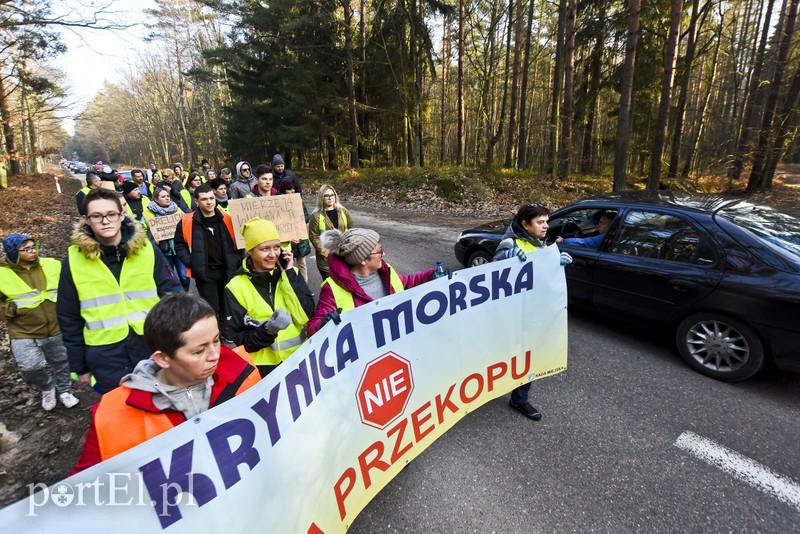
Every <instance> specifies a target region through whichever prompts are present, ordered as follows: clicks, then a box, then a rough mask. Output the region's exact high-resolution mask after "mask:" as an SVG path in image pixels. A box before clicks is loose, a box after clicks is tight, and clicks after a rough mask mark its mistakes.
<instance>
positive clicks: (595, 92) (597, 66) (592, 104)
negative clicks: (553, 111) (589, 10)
mask: <svg viewBox="0 0 800 534" xmlns="http://www.w3.org/2000/svg"><path fill="white" fill-rule="evenodd" d="M597 9H598V19H599V21H600V23H599V24H598V29H597V36H596V37H595V43H594V48H593V49H592V56H591V59H590V66H589V77H590V81H589V94H588V95H587V100H588V102H587V108H588V111H587V113H586V124H585V126H584V129H583V144H582V148H581V167H580V169H581V172H583V173H588V172H591V171H592V170H594V166H595V162H594V154H595V149H594V143H593V139H594V128H595V117H596V113H597V100H598V96H599V93H600V77H601V76H602V70H603V51H604V49H605V25H606V4H605V3H604V2H602V3H601V4H600V5H599V6H598V8H597Z"/></svg>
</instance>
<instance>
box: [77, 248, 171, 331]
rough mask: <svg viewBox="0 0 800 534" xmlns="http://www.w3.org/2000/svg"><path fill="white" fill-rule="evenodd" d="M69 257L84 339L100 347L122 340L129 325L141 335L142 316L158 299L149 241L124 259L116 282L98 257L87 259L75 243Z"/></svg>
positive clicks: (144, 315) (152, 255)
mask: <svg viewBox="0 0 800 534" xmlns="http://www.w3.org/2000/svg"><path fill="white" fill-rule="evenodd" d="M68 257H69V265H70V270H71V272H72V280H73V282H74V283H75V288H76V289H77V290H78V300H80V307H81V317H83V320H84V321H86V325H85V326H84V329H83V339H84V342H85V343H86V344H87V345H90V346H101V345H109V344H111V343H116V342H118V341H122V340H123V339H125V338H126V337H127V335H128V327H129V326H130V328H132V329H133V331H134V332H136V333H137V334H139V335H142V334H143V333H144V320H145V317H147V313H148V312H149V311H150V310H151V309H152V308H153V306H155V305H156V303H157V302H158V300H159V299H158V291H157V288H156V282H155V279H154V277H153V271H154V268H155V252H154V251H153V246H152V245H151V244H150V242H149V241H145V245H144V246H143V247H142V248H141V249H140V250H139V251H138V253H137V254H135V255H130V256H128V257H126V258H125V260H124V261H123V263H122V272H121V273H120V277H119V278H120V279H119V282H117V279H116V278H114V275H113V274H112V273H111V271H110V270H109V269H108V267H107V266H106V264H105V263H103V261H102V260H101V259H99V258H98V259H92V260H90V259H88V258H87V257H86V256H84V255H83V254H82V253H81V252H80V251H79V250H78V248H77V247H76V246H75V245H72V246H71V247H69V250H68Z"/></svg>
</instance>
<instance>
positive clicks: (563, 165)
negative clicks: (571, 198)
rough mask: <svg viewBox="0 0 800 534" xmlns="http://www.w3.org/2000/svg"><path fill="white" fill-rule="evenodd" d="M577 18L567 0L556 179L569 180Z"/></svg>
mask: <svg viewBox="0 0 800 534" xmlns="http://www.w3.org/2000/svg"><path fill="white" fill-rule="evenodd" d="M577 18H578V1H577V0H569V4H568V7H567V20H566V27H565V32H566V35H565V37H566V41H565V47H566V48H565V51H564V107H563V109H562V110H561V151H560V156H559V158H558V159H559V165H558V167H559V168H558V178H559V179H560V180H568V179H569V167H570V160H571V159H572V111H573V110H572V102H573V92H574V85H575V84H574V79H575V78H574V72H575V24H576V20H577Z"/></svg>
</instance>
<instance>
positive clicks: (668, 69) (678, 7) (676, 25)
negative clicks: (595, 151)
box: [647, 0, 683, 191]
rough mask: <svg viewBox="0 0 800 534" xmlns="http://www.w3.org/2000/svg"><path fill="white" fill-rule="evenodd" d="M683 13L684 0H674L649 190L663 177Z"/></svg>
mask: <svg viewBox="0 0 800 534" xmlns="http://www.w3.org/2000/svg"><path fill="white" fill-rule="evenodd" d="M682 15H683V0H672V10H671V13H670V25H669V36H668V37H667V49H666V51H665V52H664V71H663V74H662V75H661V103H660V104H659V107H658V119H657V120H656V128H655V132H654V134H653V149H652V151H651V155H650V157H651V160H650V174H649V175H648V177H647V189H648V191H655V190H656V189H658V182H659V180H660V179H661V156H662V155H663V153H664V142H665V140H666V137H667V120H668V119H669V106H670V102H671V101H672V82H673V80H674V78H675V61H676V60H677V57H678V39H679V38H680V29H681V16H682Z"/></svg>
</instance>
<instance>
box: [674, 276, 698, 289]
mask: <svg viewBox="0 0 800 534" xmlns="http://www.w3.org/2000/svg"><path fill="white" fill-rule="evenodd" d="M669 285H671V286H672V288H673V289H675V290H676V291H694V290H695V289H697V283H695V282H690V281H689V280H682V279H680V278H672V279H671V280H670V281H669Z"/></svg>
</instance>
